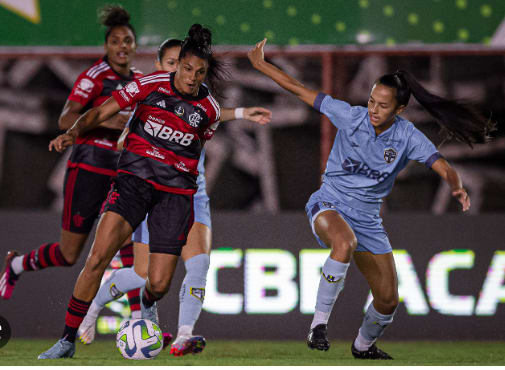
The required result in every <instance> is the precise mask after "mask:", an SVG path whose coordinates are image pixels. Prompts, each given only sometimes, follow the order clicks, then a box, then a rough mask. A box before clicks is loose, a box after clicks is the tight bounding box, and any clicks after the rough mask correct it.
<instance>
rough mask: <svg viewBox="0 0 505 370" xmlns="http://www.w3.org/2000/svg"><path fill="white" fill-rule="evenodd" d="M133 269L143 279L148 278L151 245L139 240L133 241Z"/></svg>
mask: <svg viewBox="0 0 505 370" xmlns="http://www.w3.org/2000/svg"><path fill="white" fill-rule="evenodd" d="M133 256H134V257H133V269H134V270H135V273H136V274H137V275H138V276H140V277H141V278H143V279H146V278H147V266H148V264H149V245H147V244H144V243H139V242H134V243H133Z"/></svg>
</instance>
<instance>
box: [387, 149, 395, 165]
mask: <svg viewBox="0 0 505 370" xmlns="http://www.w3.org/2000/svg"><path fill="white" fill-rule="evenodd" d="M396 156H397V153H396V150H394V149H393V148H387V149H384V160H385V161H386V163H388V164H389V163H393V162H394V161H395V159H396Z"/></svg>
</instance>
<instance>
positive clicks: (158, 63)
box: [154, 59, 162, 71]
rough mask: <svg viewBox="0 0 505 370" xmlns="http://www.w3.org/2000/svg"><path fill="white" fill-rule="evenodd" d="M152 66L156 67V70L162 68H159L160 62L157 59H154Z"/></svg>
mask: <svg viewBox="0 0 505 370" xmlns="http://www.w3.org/2000/svg"><path fill="white" fill-rule="evenodd" d="M154 66H155V67H156V70H157V71H161V70H162V68H161V63H160V61H159V60H157V59H156V61H155V62H154Z"/></svg>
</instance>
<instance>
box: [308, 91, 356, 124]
mask: <svg viewBox="0 0 505 370" xmlns="http://www.w3.org/2000/svg"><path fill="white" fill-rule="evenodd" d="M314 108H315V109H317V110H318V111H319V112H321V113H322V114H324V115H325V116H326V117H328V119H329V120H330V121H331V123H333V125H334V126H335V127H337V128H345V127H349V125H350V124H352V122H360V121H361V119H357V118H358V116H359V113H360V112H359V108H362V109H365V108H363V107H353V106H351V105H350V104H349V103H347V102H345V101H342V100H338V99H334V98H332V97H331V96H330V95H327V94H324V93H319V94H318V95H317V96H316V99H315V100H314Z"/></svg>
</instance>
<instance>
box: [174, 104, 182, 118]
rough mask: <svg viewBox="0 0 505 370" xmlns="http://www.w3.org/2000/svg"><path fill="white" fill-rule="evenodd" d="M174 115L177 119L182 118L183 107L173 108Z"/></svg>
mask: <svg viewBox="0 0 505 370" xmlns="http://www.w3.org/2000/svg"><path fill="white" fill-rule="evenodd" d="M174 113H175V114H176V115H178V116H179V117H180V116H182V115H183V114H184V107H183V106H182V105H178V106H177V107H175V109H174Z"/></svg>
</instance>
